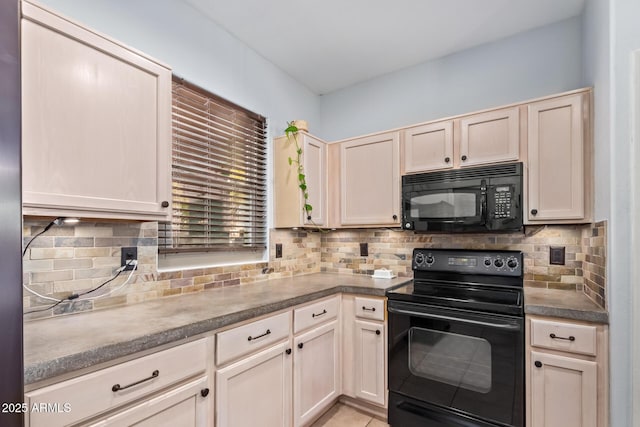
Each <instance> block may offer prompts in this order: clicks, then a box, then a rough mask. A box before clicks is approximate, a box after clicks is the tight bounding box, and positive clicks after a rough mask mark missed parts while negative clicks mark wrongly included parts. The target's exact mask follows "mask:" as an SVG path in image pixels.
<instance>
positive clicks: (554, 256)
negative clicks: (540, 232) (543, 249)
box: [549, 246, 565, 265]
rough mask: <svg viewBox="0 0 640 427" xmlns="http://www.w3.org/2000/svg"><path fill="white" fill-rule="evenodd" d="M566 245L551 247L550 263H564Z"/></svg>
mask: <svg viewBox="0 0 640 427" xmlns="http://www.w3.org/2000/svg"><path fill="white" fill-rule="evenodd" d="M564 252H565V250H564V246H550V247H549V264H554V265H564Z"/></svg>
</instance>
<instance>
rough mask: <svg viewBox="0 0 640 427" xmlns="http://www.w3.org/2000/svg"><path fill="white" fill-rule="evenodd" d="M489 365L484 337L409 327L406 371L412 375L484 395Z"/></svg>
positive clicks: (486, 343) (489, 383)
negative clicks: (407, 368) (407, 365)
mask: <svg viewBox="0 0 640 427" xmlns="http://www.w3.org/2000/svg"><path fill="white" fill-rule="evenodd" d="M491 366H492V364H491V344H490V343H489V341H487V340H486V339H484V338H476V337H472V336H468V335H460V334H453V333H450V332H440V331H434V330H429V329H424V328H411V329H410V330H409V370H410V371H411V373H412V374H413V375H415V376H418V377H422V378H426V379H428V380H432V381H436V382H439V383H445V384H449V385H452V386H454V387H460V388H463V389H467V390H471V391H474V392H477V393H482V394H486V393H488V392H489V391H491V378H492V376H491Z"/></svg>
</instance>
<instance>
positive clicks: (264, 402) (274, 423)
mask: <svg viewBox="0 0 640 427" xmlns="http://www.w3.org/2000/svg"><path fill="white" fill-rule="evenodd" d="M288 349H289V343H288V342H287V343H283V344H278V345H276V346H274V347H271V348H269V349H267V350H264V351H262V352H260V353H257V354H254V355H253V356H250V357H247V358H245V359H242V360H240V361H238V362H236V363H234V364H232V365H230V366H227V367H226V368H223V369H220V370H218V373H217V378H216V426H218V427H237V426H264V427H282V426H285V427H287V426H290V425H291V369H292V367H291V356H290V355H288V354H287V350H288Z"/></svg>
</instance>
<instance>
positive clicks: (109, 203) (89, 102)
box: [21, 2, 171, 220]
mask: <svg viewBox="0 0 640 427" xmlns="http://www.w3.org/2000/svg"><path fill="white" fill-rule="evenodd" d="M22 7H23V15H24V16H25V18H24V19H22V25H21V27H22V30H21V31H22V32H21V37H22V48H21V49H22V50H21V51H22V156H23V157H22V171H23V174H22V177H23V181H22V185H23V203H24V208H25V210H24V212H25V213H26V214H34V215H38V214H39V215H54V216H58V215H59V214H63V215H65V214H76V215H78V216H82V217H103V218H104V217H107V218H128V219H160V220H162V219H166V218H167V216H168V215H169V214H170V208H169V207H168V206H169V205H166V206H163V202H169V201H170V200H171V198H170V194H171V182H170V171H171V166H170V144H171V70H170V69H168V68H166V67H165V66H162V65H160V64H158V63H156V62H154V61H152V60H150V59H148V58H146V57H144V56H142V55H140V54H138V53H137V52H134V51H132V50H130V49H127V48H125V47H123V46H121V45H119V44H117V43H115V42H113V41H111V40H109V39H107V38H105V37H103V36H100V35H98V34H96V33H94V32H92V31H91V30H89V29H86V28H83V27H80V26H79V25H76V24H74V23H72V22H70V21H68V20H66V19H64V18H62V17H60V16H58V15H55V14H54V13H51V12H49V11H47V10H45V9H43V8H41V7H39V6H35V5H33V4H30V3H27V2H23V3H22Z"/></svg>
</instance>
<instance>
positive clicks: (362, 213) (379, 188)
mask: <svg viewBox="0 0 640 427" xmlns="http://www.w3.org/2000/svg"><path fill="white" fill-rule="evenodd" d="M339 146H340V148H339V150H340V155H339V157H340V191H339V193H340V221H339V225H342V226H365V227H366V226H397V225H398V224H400V133H399V132H388V133H383V134H377V135H372V136H366V137H363V138H357V139H352V140H349V141H345V142H340V143H339Z"/></svg>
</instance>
